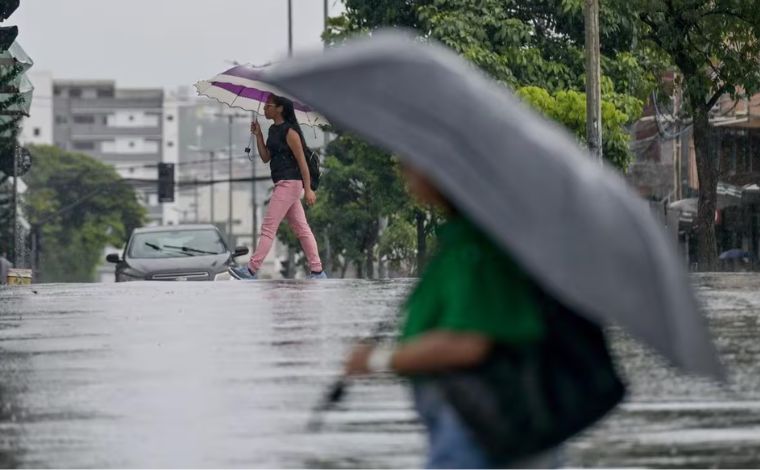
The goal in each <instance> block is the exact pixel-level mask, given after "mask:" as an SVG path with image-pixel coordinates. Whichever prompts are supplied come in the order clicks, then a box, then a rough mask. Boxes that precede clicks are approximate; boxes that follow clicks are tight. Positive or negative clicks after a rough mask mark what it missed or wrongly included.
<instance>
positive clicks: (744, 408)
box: [0, 274, 760, 468]
mask: <svg viewBox="0 0 760 470" xmlns="http://www.w3.org/2000/svg"><path fill="white" fill-rule="evenodd" d="M693 279H694V284H695V286H696V288H697V291H698V294H699V296H700V299H701V300H702V302H703V303H704V305H705V309H706V311H707V312H708V320H709V324H710V326H711V329H712V331H713V334H714V336H715V340H716V344H717V346H718V349H719V352H720V354H721V357H722V359H723V361H724V362H725V364H726V365H727V366H728V368H729V371H730V383H729V384H728V385H718V384H715V383H712V382H710V381H707V380H703V379H699V378H695V377H687V376H684V375H682V374H680V373H678V372H677V371H674V370H673V369H671V368H670V367H668V366H667V365H665V364H664V363H663V362H662V361H661V360H660V359H659V358H658V357H656V356H655V355H653V354H652V353H650V352H649V351H647V350H646V349H645V348H643V347H642V346H641V345H639V344H638V343H636V342H634V341H632V340H631V339H630V338H628V337H627V336H626V335H624V334H623V333H621V332H620V331H619V330H617V329H614V328H613V329H612V330H611V331H610V334H611V336H612V337H613V339H614V352H615V356H616V358H617V359H618V363H619V365H620V368H621V370H622V372H623V374H624V376H625V377H626V379H627V381H628V382H629V387H630V394H629V397H628V400H627V401H626V402H625V403H624V404H623V405H622V406H621V407H620V408H619V409H618V410H617V411H615V412H614V413H612V414H611V415H610V416H609V417H608V418H607V419H605V420H604V421H603V422H601V423H600V424H599V425H597V426H595V427H594V428H593V429H591V430H589V431H588V432H586V433H584V434H583V435H582V436H579V437H578V438H576V439H574V440H572V441H571V442H570V443H569V444H568V445H567V447H566V450H565V452H564V462H565V464H566V465H567V466H573V467H598V466H602V467H632V466H635V467H642V466H644V467H731V468H740V467H760V342H759V341H758V336H759V334H760V328H758V319H759V318H760V313H759V312H760V289H759V287H760V276H756V275H750V274H720V275H697V276H694V278H693ZM412 283H413V281H409V280H394V281H359V280H328V281H311V282H309V281H266V282H216V283H147V282H139V283H125V284H78V285H74V284H72V285H64V284H58V285H34V286H31V287H30V286H19V287H13V288H9V287H3V288H0V466H2V467H27V468H28V467H63V468H72V467H79V468H81V467H130V468H133V467H137V468H140V467H152V468H155V467H191V468H198V467H215V468H218V467H308V468H324V467H373V468H408V467H419V466H420V465H422V463H423V460H422V459H423V454H424V448H425V440H424V435H423V433H422V429H421V427H420V426H419V424H418V423H417V422H416V420H415V417H414V413H413V412H412V410H411V408H410V401H409V398H408V393H407V390H406V388H405V384H404V383H403V382H401V381H399V380H397V379H395V378H392V377H379V378H371V379H362V380H359V381H355V382H354V383H353V384H352V387H351V388H350V392H349V394H348V395H347V397H346V399H345V400H344V402H343V403H342V404H341V406H340V407H339V408H338V409H337V410H336V411H334V412H331V413H329V414H328V415H326V416H325V425H324V427H323V429H322V430H321V431H320V432H318V433H314V432H308V431H307V430H306V423H307V421H308V420H309V418H310V416H311V408H312V407H313V405H314V404H315V403H316V401H317V400H318V399H319V397H320V395H321V394H322V392H323V390H324V388H325V387H326V386H327V385H328V384H329V383H330V382H331V381H332V379H333V378H334V377H335V374H336V373H337V372H338V371H339V369H340V363H341V359H342V357H343V355H344V354H345V352H346V351H347V349H348V347H349V345H350V344H351V343H352V342H353V341H354V340H355V339H356V338H358V337H362V336H365V335H368V334H370V333H371V332H373V331H375V329H376V325H377V324H378V323H379V322H386V323H388V324H391V325H392V324H393V323H394V322H395V321H396V315H397V311H398V306H399V305H400V303H401V302H402V300H403V298H404V296H405V295H406V294H407V293H408V291H409V289H410V288H411V286H412ZM382 331H383V332H384V333H386V334H388V335H391V334H392V328H390V327H389V328H385V329H383V330H382Z"/></svg>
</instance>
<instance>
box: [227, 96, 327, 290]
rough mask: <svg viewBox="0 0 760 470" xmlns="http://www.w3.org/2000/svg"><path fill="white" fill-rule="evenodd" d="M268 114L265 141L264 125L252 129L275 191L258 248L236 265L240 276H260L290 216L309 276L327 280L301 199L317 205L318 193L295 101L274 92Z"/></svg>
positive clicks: (253, 126) (269, 102)
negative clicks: (273, 243)
mask: <svg viewBox="0 0 760 470" xmlns="http://www.w3.org/2000/svg"><path fill="white" fill-rule="evenodd" d="M264 116H265V117H266V118H267V119H270V120H272V121H274V123H273V124H272V125H271V126H270V128H269V135H268V137H267V139H266V142H265V141H264V136H263V134H262V132H261V126H260V125H259V123H258V122H256V121H254V122H252V123H251V132H252V133H253V134H254V135H255V136H256V146H257V148H258V150H259V155H260V156H261V160H262V161H263V162H264V163H269V169H270V171H271V173H272V181H274V191H273V192H272V197H271V199H270V201H269V206H268V207H267V212H266V215H265V216H264V220H263V222H262V224H261V235H260V237H259V244H258V246H257V247H256V251H255V252H254V253H253V256H252V257H251V260H250V262H249V263H248V266H244V267H239V268H232V269H231V271H232V273H233V275H235V276H236V277H237V278H238V279H256V275H257V272H258V270H259V268H261V265H262V263H263V262H264V259H265V258H266V256H267V254H268V253H269V250H270V249H271V248H272V242H273V241H274V237H275V235H276V233H277V229H278V227H279V226H280V222H282V219H287V221H288V223H289V224H290V226H291V227H292V228H293V231H294V232H295V234H296V237H298V240H299V241H300V242H301V248H302V249H303V251H304V253H305V254H306V259H307V260H308V263H309V270H310V274H309V276H308V278H309V279H325V278H326V277H327V275H326V274H325V273H324V272H323V271H322V262H321V261H320V259H319V251H318V249H317V241H316V239H315V238H314V234H313V233H312V232H311V228H310V227H309V223H308V221H307V220H306V213H305V212H304V209H303V206H302V205H301V198H302V197H303V198H304V199H306V203H307V204H309V205H313V204H314V203H315V202H316V201H317V195H316V193H315V192H314V191H313V190H312V189H311V177H310V174H309V168H308V164H307V162H306V155H305V153H304V149H305V148H306V145H305V141H304V138H303V132H302V131H301V126H299V125H298V121H297V120H296V115H295V111H294V110H293V102H292V101H291V100H289V99H287V98H284V97H281V96H277V95H271V96H270V97H269V98H268V99H267V102H266V104H265V105H264Z"/></svg>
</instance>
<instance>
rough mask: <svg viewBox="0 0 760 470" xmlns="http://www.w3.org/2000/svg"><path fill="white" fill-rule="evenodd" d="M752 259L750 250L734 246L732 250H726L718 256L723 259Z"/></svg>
mask: <svg viewBox="0 0 760 470" xmlns="http://www.w3.org/2000/svg"><path fill="white" fill-rule="evenodd" d="M743 258H747V259H752V253H750V252H749V251H744V250H740V249H739V248H733V249H730V250H726V251H724V252H723V253H721V254H720V256H718V259H721V260H729V259H743Z"/></svg>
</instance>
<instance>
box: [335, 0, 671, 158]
mask: <svg viewBox="0 0 760 470" xmlns="http://www.w3.org/2000/svg"><path fill="white" fill-rule="evenodd" d="M604 3H605V2H603V6H604ZM345 6H346V13H345V15H344V16H342V17H340V18H335V19H332V20H331V23H330V28H329V29H328V31H327V33H326V34H325V39H326V41H328V43H336V42H339V41H342V40H343V39H344V38H346V37H348V36H350V35H352V34H354V33H357V32H366V31H370V30H372V29H376V28H379V27H386V26H399V27H405V28H413V29H415V30H417V32H418V33H419V34H421V35H422V36H424V37H430V38H434V39H437V40H438V41H440V42H442V43H443V44H446V45H447V46H449V47H451V48H452V49H454V50H455V51H457V52H459V53H460V54H461V55H462V56H463V57H465V58H466V59H468V60H470V61H471V62H473V63H474V64H476V65H478V66H479V67H481V68H482V69H483V70H485V71H486V72H487V73H489V74H490V75H491V76H492V77H493V78H495V79H496V80H498V81H501V82H503V83H505V84H507V85H509V86H511V87H513V88H521V87H528V86H530V87H538V88H542V89H544V90H546V91H547V92H548V93H549V94H550V95H552V96H554V97H555V99H557V98H558V96H557V95H556V94H557V93H559V92H570V91H575V92H581V93H582V92H584V89H585V62H584V55H583V50H584V49H583V48H584V27H583V11H582V0H528V1H525V0H506V1H505V0H408V1H404V2H393V1H384V2H383V1H381V2H377V1H375V0H347V1H346V2H345ZM601 20H602V21H601V36H602V41H601V42H602V45H603V47H602V69H603V75H604V83H605V86H604V90H603V92H604V99H605V102H606V103H607V104H606V105H605V107H606V108H607V112H605V113H603V119H604V118H607V119H609V120H608V121H607V122H604V123H603V124H604V126H605V128H607V129H609V130H610V132H609V133H608V134H605V135H603V138H604V139H605V142H604V146H605V149H606V150H610V151H611V153H610V154H609V155H607V154H605V157H608V160H609V161H610V162H611V163H612V164H613V165H615V166H616V167H618V168H620V169H621V170H625V169H626V168H627V166H628V163H629V162H630V157H631V155H630V151H629V149H628V145H627V143H628V137H627V134H626V133H625V132H624V129H623V126H627V125H630V124H632V123H633V122H635V120H636V119H638V117H639V116H640V114H641V110H642V107H643V106H642V104H643V101H642V100H643V99H645V98H646V97H647V96H648V94H649V93H650V92H651V91H652V90H653V88H654V86H655V85H656V83H657V78H658V76H659V75H658V73H659V70H660V68H661V67H662V64H661V61H659V60H656V56H653V55H652V54H651V53H650V51H649V50H647V49H643V48H635V47H633V46H634V45H635V43H636V39H635V33H636V30H635V28H634V25H633V24H632V22H631V21H630V19H629V18H627V17H626V16H625V15H620V14H618V12H617V11H615V10H613V9H611V8H603V9H602V18H601ZM577 97H578V95H576V94H569V95H566V96H563V97H562V98H563V99H562V102H563V103H568V100H570V99H575V98H577ZM611 107H614V109H613V108H611ZM549 115H550V116H551V117H553V118H555V119H557V120H559V122H561V123H562V124H564V125H566V126H567V127H569V128H570V129H571V130H572V131H575V130H576V129H577V128H578V118H581V119H582V120H583V122H584V123H585V110H584V111H583V113H582V114H577V113H571V114H564V113H560V114H557V113H554V114H551V113H550V114H549ZM623 116H625V117H626V118H627V119H626V120H625V121H624V122H621V121H620V120H619V118H621V117H623ZM584 126H585V124H584ZM584 126H581V128H584ZM607 141H609V142H607Z"/></svg>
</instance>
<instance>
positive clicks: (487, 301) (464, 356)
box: [345, 167, 545, 468]
mask: <svg viewBox="0 0 760 470" xmlns="http://www.w3.org/2000/svg"><path fill="white" fill-rule="evenodd" d="M404 175H405V179H406V181H407V187H408V189H409V191H410V192H411V193H412V195H413V196H415V197H416V198H417V199H418V200H419V201H420V202H421V203H424V204H432V205H435V206H437V207H439V208H441V209H442V210H443V211H444V212H445V213H446V215H447V219H448V220H447V222H446V223H445V224H444V225H443V226H442V227H441V228H440V230H439V232H438V235H439V248H438V250H437V252H436V254H435V255H434V256H433V258H432V259H431V260H430V262H429V264H428V266H427V267H426V269H425V270H424V272H423V275H422V276H421V279H420V281H419V283H418V284H417V286H416V288H415V289H414V290H413V292H412V294H411V295H410V297H409V299H408V300H407V302H406V304H405V306H404V309H405V312H404V313H405V317H406V318H405V323H404V326H403V329H402V332H401V336H400V341H399V343H398V344H397V345H396V346H395V347H393V348H388V347H382V346H377V345H368V344H360V345H358V346H357V347H356V348H355V349H354V351H353V352H352V354H351V355H350V356H349V358H348V361H347V363H346V367H345V372H346V374H347V375H361V374H369V373H375V372H394V373H397V374H400V375H404V376H407V377H409V378H410V379H411V382H412V386H413V392H414V400H415V407H416V409H417V411H418V412H419V414H420V418H421V419H422V421H423V423H424V424H425V426H426V428H427V430H428V434H429V437H430V450H429V456H428V462H427V466H428V468H487V467H491V466H492V464H491V462H490V461H489V458H488V456H487V455H486V453H485V452H484V450H483V448H482V446H480V444H479V443H478V442H477V441H476V439H475V438H474V436H473V434H472V432H471V431H470V430H469V429H468V428H467V426H466V425H465V424H464V423H463V422H462V420H461V419H460V418H459V416H458V415H457V412H456V411H455V410H454V409H453V408H452V406H451V405H450V404H449V403H448V402H447V400H446V399H445V397H444V396H443V395H442V392H441V391H440V390H439V388H438V387H437V386H436V385H435V384H434V382H433V381H430V380H426V377H430V376H431V375H434V374H436V373H442V372H446V371H450V370H452V369H459V368H468V367H474V366H477V365H478V364H480V363H482V362H483V361H485V359H486V358H487V356H488V354H489V353H490V352H491V350H492V348H493V347H494V345H496V344H508V345H521V344H526V343H530V342H535V341H538V340H540V339H541V338H542V336H543V335H544V327H545V325H544V323H543V321H542V317H541V315H540V313H539V309H538V306H537V304H536V301H535V299H534V296H533V290H532V283H531V281H530V280H529V279H528V278H527V277H526V276H525V275H524V274H523V273H522V271H521V270H520V269H519V268H518V267H517V266H516V265H515V264H514V262H513V261H512V260H511V259H510V258H509V257H508V256H507V255H506V254H505V253H504V252H503V251H502V250H501V249H499V248H498V247H497V246H496V245H494V243H493V242H492V241H491V240H490V239H489V238H488V237H487V236H486V235H485V234H484V233H483V232H482V231H481V230H480V229H478V228H477V227H476V226H475V225H473V224H472V223H470V222H469V221H468V220H467V219H466V218H464V217H463V216H461V215H459V214H458V213H457V212H456V210H455V208H454V207H453V206H452V205H451V204H450V203H449V202H448V201H447V200H446V199H445V198H444V197H443V196H442V195H441V194H440V192H439V191H438V190H437V189H436V188H435V187H434V186H433V185H432V184H431V183H430V182H429V180H427V179H426V178H425V177H424V176H423V175H421V174H419V173H418V172H416V171H415V170H413V169H411V168H409V167H405V168H404Z"/></svg>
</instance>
